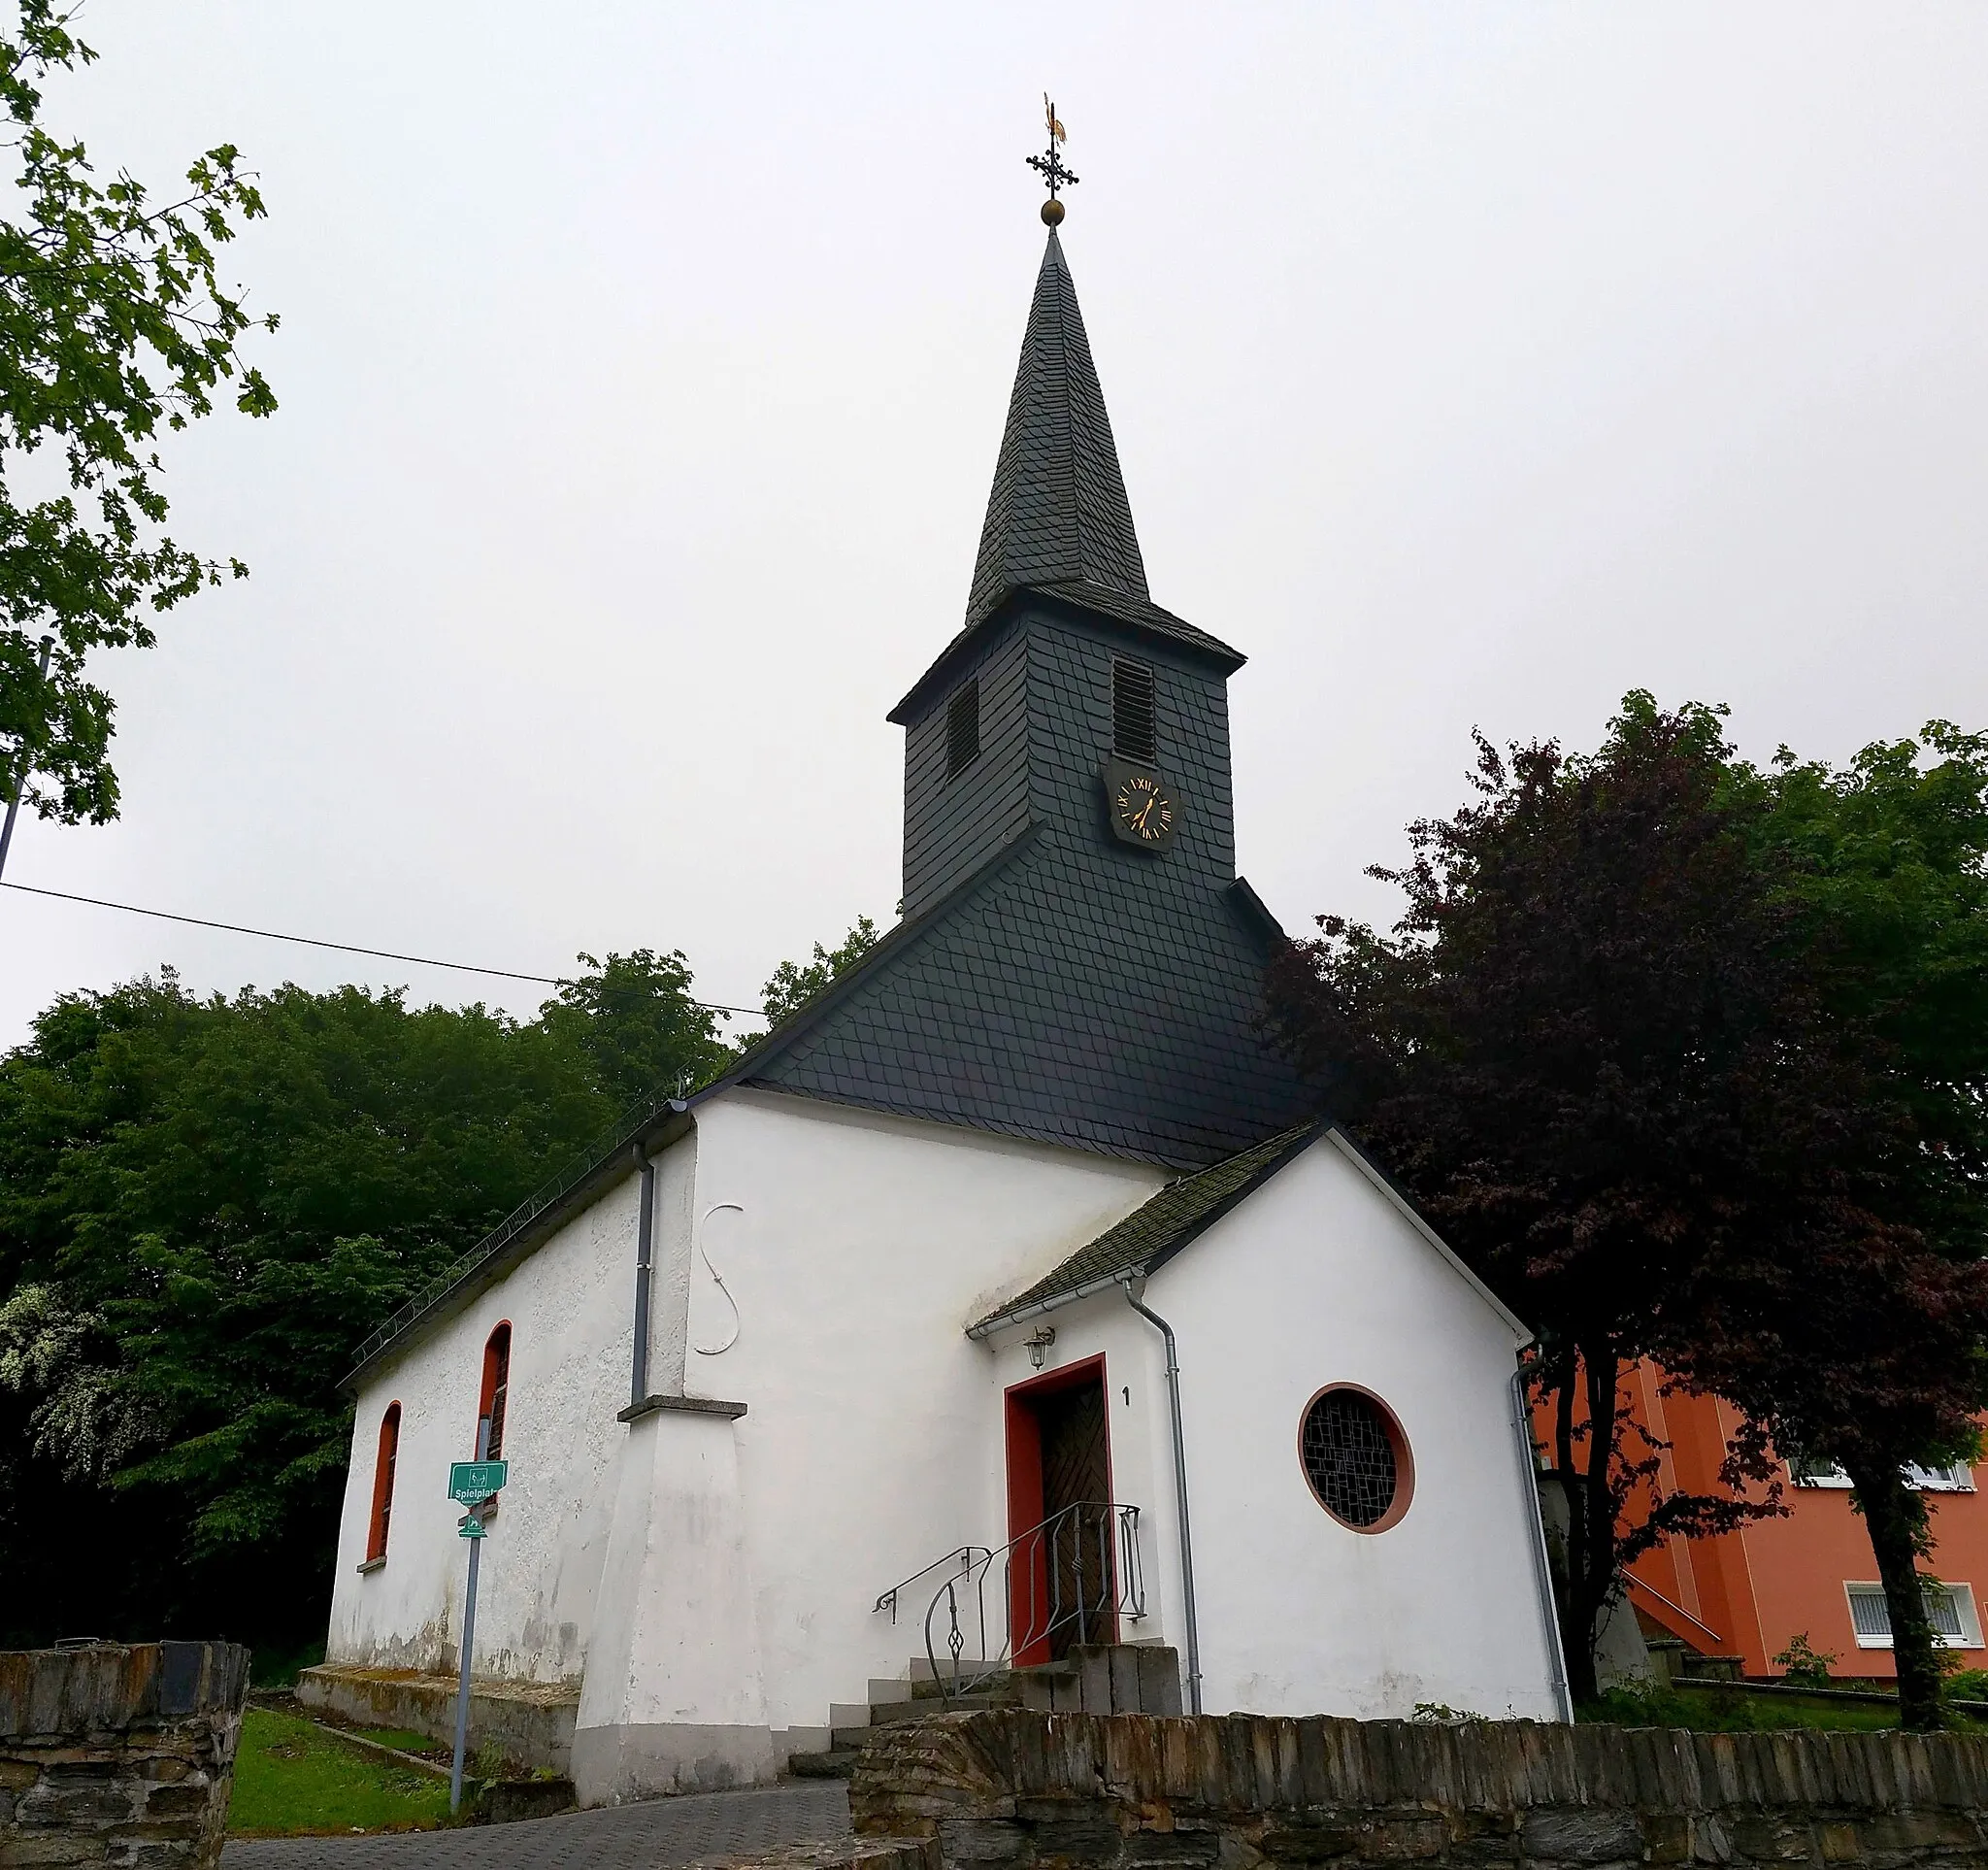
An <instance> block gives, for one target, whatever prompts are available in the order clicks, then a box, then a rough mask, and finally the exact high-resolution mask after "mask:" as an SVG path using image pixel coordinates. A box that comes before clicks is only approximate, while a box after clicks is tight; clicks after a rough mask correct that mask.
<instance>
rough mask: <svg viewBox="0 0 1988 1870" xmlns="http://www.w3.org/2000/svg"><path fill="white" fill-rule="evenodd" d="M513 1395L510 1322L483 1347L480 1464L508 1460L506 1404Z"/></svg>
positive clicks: (478, 1434)
mask: <svg viewBox="0 0 1988 1870" xmlns="http://www.w3.org/2000/svg"><path fill="white" fill-rule="evenodd" d="M510 1393H511V1320H510V1319H505V1320H504V1322H503V1323H502V1324H500V1325H499V1326H498V1327H497V1328H496V1330H494V1331H492V1332H491V1333H490V1340H489V1342H488V1343H487V1344H485V1345H484V1346H483V1393H482V1395H481V1397H480V1399H479V1401H478V1403H477V1454H476V1458H477V1459H478V1460H480V1461H501V1460H502V1459H503V1458H504V1415H505V1404H506V1402H507V1400H508V1399H509V1396H510Z"/></svg>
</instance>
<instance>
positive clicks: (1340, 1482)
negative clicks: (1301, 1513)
mask: <svg viewBox="0 0 1988 1870" xmlns="http://www.w3.org/2000/svg"><path fill="white" fill-rule="evenodd" d="M1298 1453H1299V1457H1300V1458H1301V1459H1302V1460H1303V1462H1304V1464H1305V1478H1306V1480H1308V1481H1309V1482H1310V1484H1311V1490H1312V1492H1313V1493H1315V1494H1316V1495H1317V1496H1318V1504H1319V1505H1320V1506H1322V1507H1323V1508H1324V1509H1325V1510H1326V1511H1327V1512H1328V1513H1330V1514H1331V1515H1332V1517H1333V1518H1334V1519H1337V1520H1339V1522H1340V1523H1341V1524H1342V1525H1346V1526H1351V1527H1352V1528H1353V1530H1354V1531H1355V1532H1385V1531H1386V1530H1387V1529H1388V1527H1389V1526H1391V1525H1393V1524H1394V1523H1395V1521H1396V1520H1398V1519H1400V1518H1401V1517H1402V1515H1403V1514H1405V1513H1406V1512H1407V1511H1408V1495H1409V1494H1410V1493H1412V1492H1413V1491H1414V1486H1415V1470H1414V1464H1413V1462H1412V1461H1411V1460H1410V1459H1409V1457H1408V1437H1407V1436H1405V1435H1404V1434H1403V1433H1402V1429H1401V1424H1400V1423H1399V1422H1398V1421H1396V1420H1395V1419H1394V1417H1393V1416H1392V1415H1391V1414H1390V1413H1389V1412H1388V1410H1387V1408H1386V1406H1385V1405H1384V1404H1383V1403H1382V1402H1381V1401H1380V1399H1379V1398H1378V1397H1376V1396H1370V1395H1369V1394H1368V1393H1367V1391H1366V1390H1364V1389H1355V1388H1353V1387H1352V1386H1350V1385H1336V1386H1334V1387H1332V1388H1330V1389H1321V1390H1320V1391H1319V1392H1318V1394H1317V1395H1315V1396H1313V1397H1312V1399H1311V1400H1310V1402H1309V1403H1308V1404H1306V1406H1305V1417H1304V1421H1303V1423H1302V1425H1301V1426H1300V1429H1299V1434H1298Z"/></svg>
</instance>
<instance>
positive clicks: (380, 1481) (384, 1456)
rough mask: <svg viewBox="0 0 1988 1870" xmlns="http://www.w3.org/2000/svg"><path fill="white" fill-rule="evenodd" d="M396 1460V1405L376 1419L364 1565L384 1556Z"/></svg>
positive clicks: (390, 1517)
mask: <svg viewBox="0 0 1988 1870" xmlns="http://www.w3.org/2000/svg"><path fill="white" fill-rule="evenodd" d="M399 1459H400V1404H399V1403H392V1404H389V1405H388V1407H387V1411H386V1414H385V1415H383V1416H382V1417H381V1419H380V1453H379V1454H378V1456H377V1457H376V1458H375V1460H374V1464H373V1517H372V1519H371V1520H370V1521H369V1522H368V1525H367V1528H366V1562H367V1563H368V1564H369V1565H370V1564H372V1563H373V1562H374V1561H375V1560H376V1559H383V1558H384V1557H385V1556H386V1527H387V1522H388V1520H390V1519H392V1518H393V1470H394V1465H395V1463H396V1462H397V1461H398V1460H399Z"/></svg>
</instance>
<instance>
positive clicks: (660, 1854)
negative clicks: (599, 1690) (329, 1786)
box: [221, 1781, 849, 1870]
mask: <svg viewBox="0 0 1988 1870" xmlns="http://www.w3.org/2000/svg"><path fill="white" fill-rule="evenodd" d="M848 1828H849V1793H848V1787H846V1786H844V1785H842V1784H841V1783H840V1782H836V1781H830V1782H829V1783H828V1784H826V1785H818V1786H771V1787H764V1788H761V1789H757V1790H754V1791H749V1792H698V1793H693V1794H691V1795H690V1796H689V1797H686V1798H657V1799H647V1800H645V1801H644V1802H643V1803H642V1804H640V1805H607V1806H603V1807H601V1808H600V1809H599V1810H598V1811H593V1812H569V1813H567V1814H566V1816H565V1817H564V1818H548V1819H531V1820H527V1821H525V1822H523V1823H521V1824H475V1825H470V1826H467V1827H465V1828H464V1829H462V1830H460V1831H403V1832H399V1833H396V1834H393V1835H389V1836H381V1837H363V1838H349V1837H348V1838H242V1839H238V1840H236V1841H235V1842H234V1843H232V1844H230V1845H229V1846H228V1847H227V1848H226V1849H225V1850H224V1851H223V1852H222V1853H221V1870H428V1867H429V1866H431V1865H432V1866H434V1870H672V1866H675V1865H678V1864H685V1863H697V1862H701V1861H703V1860H705V1859H708V1858H712V1857H736V1856H744V1855H746V1853H750V1852H755V1851H765V1850H769V1849H771V1848H772V1847H774V1846H776V1845H780V1844H807V1843H811V1842H812V1841H813V1840H814V1839H816V1838H833V1837H841V1836H843V1835H845V1833H846V1832H847V1830H848Z"/></svg>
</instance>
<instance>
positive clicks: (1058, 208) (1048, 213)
mask: <svg viewBox="0 0 1988 1870" xmlns="http://www.w3.org/2000/svg"><path fill="white" fill-rule="evenodd" d="M1043 225H1044V226H1045V227H1061V226H1062V225H1063V204H1062V203H1061V202H1060V201H1057V200H1055V199H1053V198H1051V199H1050V200H1048V201H1045V202H1044V204H1043Z"/></svg>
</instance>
